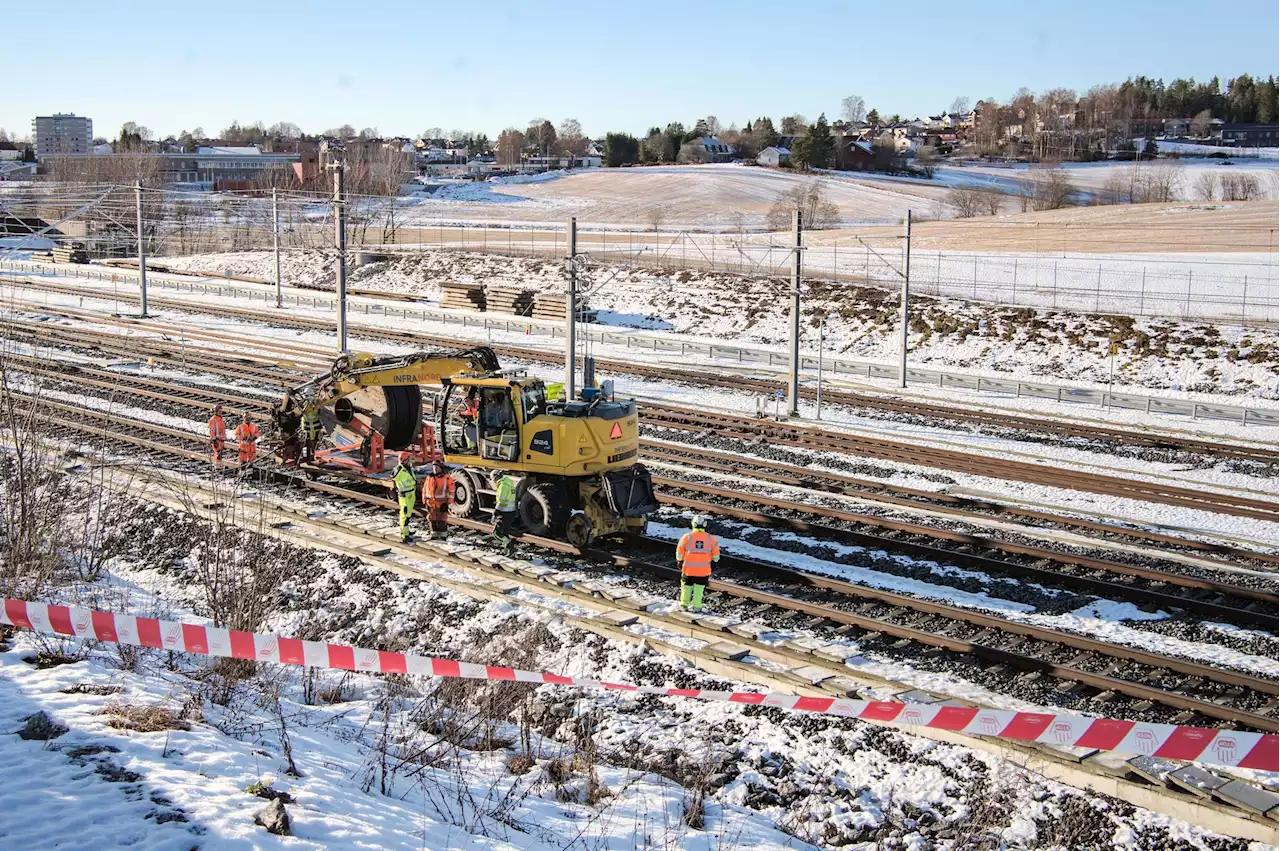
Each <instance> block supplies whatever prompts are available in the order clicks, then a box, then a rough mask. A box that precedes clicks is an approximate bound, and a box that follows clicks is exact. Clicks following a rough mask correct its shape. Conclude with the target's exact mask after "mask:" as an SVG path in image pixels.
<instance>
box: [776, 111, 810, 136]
mask: <svg viewBox="0 0 1280 851" xmlns="http://www.w3.org/2000/svg"><path fill="white" fill-rule="evenodd" d="M778 129H779V132H780V133H781V134H782V135H783V136H803V135H804V132H805V131H806V130H808V129H809V122H808V121H807V120H806V119H805V117H804V116H803V115H788V116H786V117H785V118H783V119H782V122H781V123H780V124H779V127H778Z"/></svg>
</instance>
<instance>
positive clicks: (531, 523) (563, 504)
mask: <svg viewBox="0 0 1280 851" xmlns="http://www.w3.org/2000/svg"><path fill="white" fill-rule="evenodd" d="M424 385H425V386H431V387H433V388H438V390H436V392H435V394H434V398H433V402H434V411H435V414H436V415H437V419H436V422H435V423H433V424H432V427H431V428H430V429H426V430H424V428H423V426H424V409H425V407H426V406H424V404H423V394H422V387H423V386H424ZM593 390H594V388H593ZM593 390H589V391H584V396H589V398H580V399H569V400H563V399H560V400H557V399H548V398H547V386H546V385H545V384H544V383H543V382H542V380H541V379H538V378H529V377H526V376H525V375H524V374H523V371H521V370H503V369H502V368H501V366H500V364H499V363H498V357H497V354H496V353H495V352H494V351H493V349H491V348H489V347H488V346H477V347H475V348H470V349H461V350H455V351H421V352H413V353H411V354H405V355H386V356H380V355H371V354H350V355H343V356H341V357H339V358H338V359H337V360H336V361H335V362H334V364H333V366H332V368H331V369H330V370H329V372H327V373H325V374H323V375H319V376H316V377H315V378H313V379H311V380H310V381H307V382H306V383H304V384H301V385H299V386H297V387H294V388H293V389H292V390H290V391H289V392H288V393H287V394H286V395H285V399H284V402H283V403H282V404H281V406H280V408H279V410H278V411H277V417H278V418H280V417H286V418H290V419H294V420H296V418H298V417H301V416H302V415H303V414H304V413H306V412H316V413H320V415H321V419H322V422H323V423H324V424H325V428H326V430H328V431H330V432H331V433H337V432H343V431H345V432H347V433H351V434H354V435H357V436H358V439H359V440H360V441H361V443H362V444H363V446H364V448H365V451H364V455H363V458H362V469H364V470H366V471H368V469H369V464H370V461H371V460H372V459H371V458H370V455H371V453H370V452H369V449H368V448H369V446H370V444H376V445H378V446H379V447H380V449H386V450H390V451H400V450H406V449H410V448H411V447H416V448H418V449H420V448H421V446H420V442H421V441H423V440H424V434H430V439H432V440H438V443H439V448H440V450H441V452H442V453H443V456H444V462H445V464H446V465H447V466H448V468H449V469H450V472H451V475H452V476H453V480H454V485H455V486H454V493H453V501H452V503H451V505H450V507H449V510H450V512H451V513H452V514H454V515H457V516H459V517H478V516H481V515H482V514H484V513H486V512H487V511H491V510H492V507H493V490H492V488H491V487H490V485H489V480H488V474H489V473H491V472H492V471H494V470H503V471H506V472H507V473H509V474H510V475H511V476H512V477H513V478H515V480H516V482H517V498H518V503H517V504H518V508H519V512H520V519H521V521H522V523H523V525H524V527H525V529H526V530H527V531H529V532H530V533H532V534H535V535H541V536H547V537H555V538H564V539H566V540H568V541H569V542H571V543H573V544H574V545H576V546H579V547H585V546H587V545H589V544H590V543H591V542H592V541H593V540H594V539H596V538H603V537H607V536H610V535H618V534H622V533H625V532H639V531H642V530H643V528H644V523H645V517H646V515H648V514H650V513H651V512H653V511H655V510H657V507H658V506H657V500H656V499H655V498H654V493H653V482H652V479H651V478H650V475H649V471H648V470H647V469H645V467H644V466H642V465H641V464H639V463H637V457H638V455H639V451H640V429H639V422H638V415H637V413H636V404H635V401H634V400H615V399H612V398H607V397H606V395H605V394H603V393H600V392H598V391H595V392H593ZM378 456H379V461H378V465H377V466H378V467H379V468H381V467H382V466H383V464H382V461H381V452H380V451H379V453H378ZM381 473H383V469H376V470H374V475H375V477H377V476H378V475H379V474H381Z"/></svg>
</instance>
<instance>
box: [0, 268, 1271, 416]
mask: <svg viewBox="0 0 1280 851" xmlns="http://www.w3.org/2000/svg"><path fill="white" fill-rule="evenodd" d="M913 262H914V261H913ZM3 272H9V273H11V274H37V275H42V276H44V275H50V274H52V275H54V276H55V277H67V278H79V279H87V280H96V281H101V282H104V283H105V282H110V283H113V284H119V283H120V282H121V281H128V283H129V284H130V285H133V284H135V282H136V273H134V272H131V271H128V270H116V269H112V270H110V271H107V270H103V269H101V268H93V267H84V266H69V267H65V268H59V267H51V266H46V265H43V264H35V263H24V262H18V261H7V262H6V261H2V260H0V273H3ZM148 281H149V284H150V286H152V287H159V288H162V289H170V290H174V291H175V292H188V293H192V294H197V293H199V294H202V295H216V296H222V297H229V298H245V299H250V300H261V301H262V302H263V303H264V304H271V305H274V304H275V290H274V288H272V287H267V286H265V285H260V286H254V285H253V284H238V283H236V282H233V281H230V280H228V281H226V282H225V283H222V282H213V281H200V280H192V279H189V278H188V279H182V278H176V277H168V276H166V275H165V274H163V273H153V274H151V275H149V276H148ZM129 295H132V293H126V297H127V296H129ZM284 301H285V304H286V305H290V304H291V305H293V306H294V307H302V308H311V309H314V310H325V311H327V312H330V313H332V312H333V311H335V310H336V302H335V299H334V298H333V297H332V296H329V295H302V294H300V293H296V292H294V293H290V294H288V295H286V296H285V299H284ZM348 313H349V314H350V315H353V316H358V315H364V316H382V317H390V318H399V319H402V320H414V321H417V322H422V323H426V322H431V323H436V324H441V325H455V326H459V327H461V328H463V329H468V328H474V329H477V330H480V331H484V332H485V333H486V334H487V333H489V332H493V331H498V332H503V333H515V334H527V335H542V336H547V337H550V338H552V339H555V338H557V337H560V338H563V337H564V333H565V327H564V324H563V323H558V322H540V321H538V320H536V319H528V318H525V317H513V316H505V315H501V314H491V313H478V314H471V313H466V312H463V311H455V310H445V309H442V308H433V307H428V306H422V305H419V304H414V305H412V306H409V305H407V304H406V305H402V306H392V305H387V304H377V303H370V302H369V301H367V300H363V299H354V300H352V301H351V303H350V304H349V305H348ZM579 333H580V334H581V335H582V336H583V338H584V339H585V340H586V341H587V342H589V343H598V344H601V345H611V346H621V347H624V348H625V349H627V350H628V351H633V350H634V351H637V352H643V351H650V352H653V353H654V354H655V355H676V354H679V355H689V354H693V355H699V356H704V357H707V358H710V359H712V360H722V361H731V362H734V363H738V364H753V365H764V366H767V367H777V368H779V369H784V368H786V367H787V366H788V365H789V358H788V356H787V355H786V354H784V353H780V352H774V351H770V350H768V349H761V348H756V347H751V346H742V345H729V344H723V343H704V342H699V341H697V340H685V339H674V338H672V336H671V335H663V334H650V333H645V332H642V331H632V330H624V329H617V328H611V327H609V326H593V325H585V326H582V327H581V328H580V330H579ZM821 367H822V370H823V371H824V372H826V373H827V374H828V375H830V376H835V377H846V378H860V379H865V380H867V381H873V380H880V381H891V382H897V381H898V379H899V373H898V368H897V366H895V365H892V364H885V363H876V362H872V361H854V360H846V359H842V358H830V357H825V356H823V357H822V363H821ZM818 368H819V353H817V352H811V353H809V354H804V353H803V352H802V353H801V356H800V369H801V371H802V372H804V373H808V374H810V375H812V374H814V373H816V372H817V371H818ZM907 381H908V383H910V384H917V385H927V386H931V387H939V388H944V389H945V388H955V389H965V390H974V391H977V392H978V393H994V394H998V395H1003V396H1013V397H1025V398H1029V399H1044V400H1048V401H1054V402H1061V403H1074V404H1082V405H1090V406H1097V407H1099V408H1107V409H1110V408H1117V409H1124V410H1136V411H1145V412H1146V413H1149V414H1169V415H1173V416H1186V417H1191V418H1192V419H1193V420H1200V419H1204V420H1223V421H1229V422H1236V423H1240V424H1241V425H1264V426H1276V425H1278V424H1280V414H1277V412H1276V411H1275V410H1274V409H1262V408H1250V407H1246V406H1243V405H1225V404H1218V403H1209V402H1192V401H1186V400H1182V399H1166V398H1160V397H1154V396H1142V395H1139V394H1135V393H1113V392H1112V391H1111V390H1109V389H1103V388H1097V389H1094V388H1089V387H1073V386H1070V385H1061V384H1052V383H1046V382H1035V381H1020V380H1017V379H1002V378H987V377H984V376H977V375H970V374H966V373H956V372H946V371H943V370H936V369H917V368H914V367H912V368H909V369H908V370H907Z"/></svg>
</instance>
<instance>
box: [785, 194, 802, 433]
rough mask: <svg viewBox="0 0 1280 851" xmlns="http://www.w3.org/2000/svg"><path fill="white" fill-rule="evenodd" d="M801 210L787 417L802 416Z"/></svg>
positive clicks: (794, 220)
mask: <svg viewBox="0 0 1280 851" xmlns="http://www.w3.org/2000/svg"><path fill="white" fill-rule="evenodd" d="M800 227H801V222H800V210H799V209H798V208H797V209H796V211H795V212H794V213H792V214H791V234H792V237H793V239H794V244H793V245H792V248H791V374H790V375H788V376H787V415H788V416H792V417H798V416H799V415H800V262H801V261H800V255H801V251H802V250H803V245H802V244H801V237H800Z"/></svg>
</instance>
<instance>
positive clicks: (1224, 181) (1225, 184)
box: [1219, 172, 1262, 201]
mask: <svg viewBox="0 0 1280 851" xmlns="http://www.w3.org/2000/svg"><path fill="white" fill-rule="evenodd" d="M1219 183H1220V185H1221V187H1222V200H1223V201H1252V200H1253V199H1255V198H1258V197H1261V189H1262V187H1261V186H1260V184H1259V183H1258V178H1257V177H1255V176H1253V175H1252V174H1249V173H1247V172H1231V173H1227V174H1223V175H1221V177H1220V178H1219Z"/></svg>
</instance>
